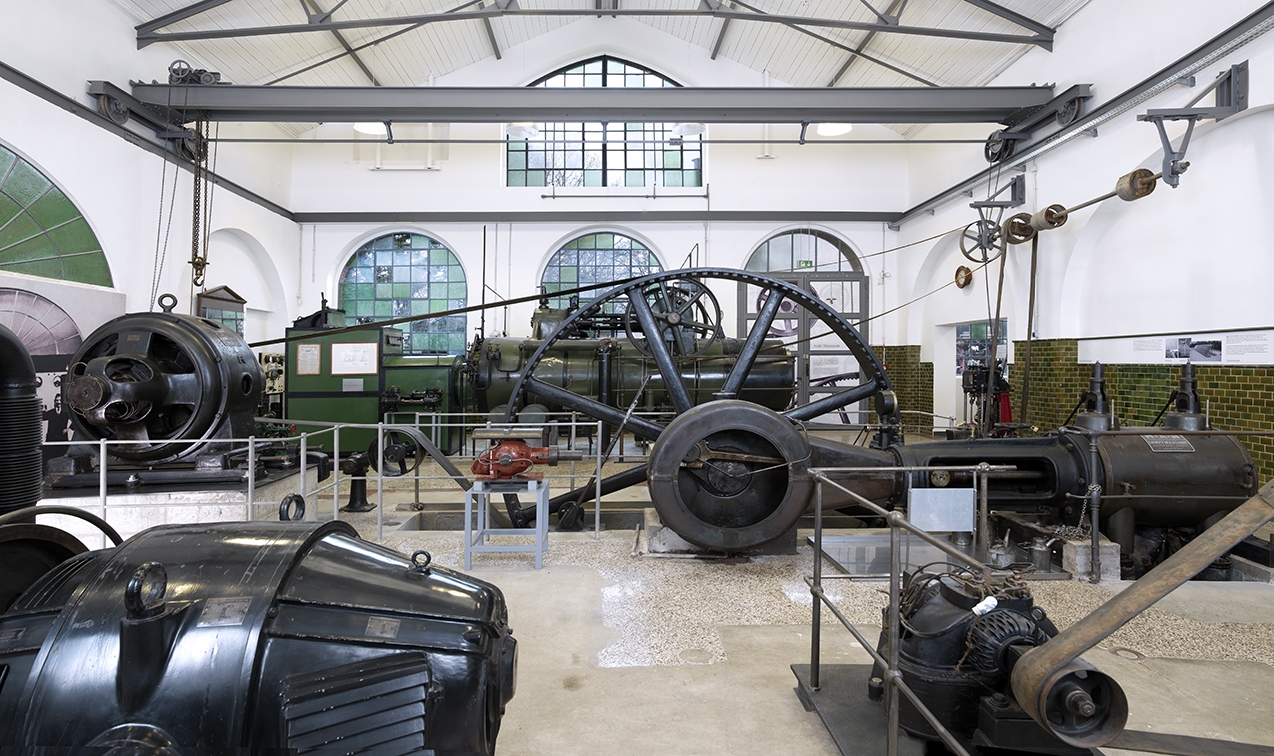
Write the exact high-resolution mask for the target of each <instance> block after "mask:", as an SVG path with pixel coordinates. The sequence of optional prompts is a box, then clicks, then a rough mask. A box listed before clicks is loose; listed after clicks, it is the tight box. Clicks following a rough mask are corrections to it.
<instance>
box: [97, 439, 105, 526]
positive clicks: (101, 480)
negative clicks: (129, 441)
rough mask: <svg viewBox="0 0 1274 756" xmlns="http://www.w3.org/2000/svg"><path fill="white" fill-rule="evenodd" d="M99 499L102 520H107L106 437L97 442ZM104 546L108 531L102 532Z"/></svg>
mask: <svg viewBox="0 0 1274 756" xmlns="http://www.w3.org/2000/svg"><path fill="white" fill-rule="evenodd" d="M97 501H98V506H99V507H101V509H102V521H103V522H105V521H106V437H105V436H103V437H102V438H100V439H98V442H97ZM102 548H106V532H105V531H103V532H102Z"/></svg>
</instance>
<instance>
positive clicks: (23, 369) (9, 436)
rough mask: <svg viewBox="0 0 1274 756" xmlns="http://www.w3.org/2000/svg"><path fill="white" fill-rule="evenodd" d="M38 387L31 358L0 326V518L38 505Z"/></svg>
mask: <svg viewBox="0 0 1274 756" xmlns="http://www.w3.org/2000/svg"><path fill="white" fill-rule="evenodd" d="M38 385H39V384H38V382H37V381H36V375H35V365H34V364H33V363H32V362H31V354H30V353H29V352H27V349H26V347H25V346H23V345H22V342H21V341H20V340H19V339H18V337H17V336H16V335H15V334H14V333H13V331H10V330H9V329H8V328H5V327H4V326H2V325H0V514H4V513H6V512H12V511H14V510H17V509H23V508H25V507H29V506H33V505H35V504H38V503H39V501H40V486H41V476H42V475H43V474H44V469H43V467H44V465H43V462H42V455H41V453H40V443H41V442H42V441H43V440H44V428H43V425H42V423H43V417H42V416H41V411H40V410H41V407H40V398H39V397H38V396H36V393H35V390H36V388H37V386H38Z"/></svg>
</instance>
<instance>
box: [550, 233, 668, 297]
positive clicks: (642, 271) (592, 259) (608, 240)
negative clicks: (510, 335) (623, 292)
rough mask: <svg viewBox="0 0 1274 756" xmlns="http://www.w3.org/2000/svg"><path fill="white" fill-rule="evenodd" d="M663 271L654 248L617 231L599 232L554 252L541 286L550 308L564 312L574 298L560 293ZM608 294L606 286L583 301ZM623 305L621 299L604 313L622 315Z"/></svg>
mask: <svg viewBox="0 0 1274 756" xmlns="http://www.w3.org/2000/svg"><path fill="white" fill-rule="evenodd" d="M663 269H664V268H663V265H662V264H661V263H660V262H659V258H658V257H656V256H655V253H654V252H653V251H651V249H650V247H648V246H646V245H645V244H643V243H642V242H640V241H638V240H637V239H634V238H633V237H631V236H628V235H626V234H621V233H616V232H614V231H597V232H594V233H589V234H584V235H582V236H577V237H575V238H574V239H572V240H570V241H569V242H567V243H566V244H563V245H562V247H561V248H560V249H558V250H557V251H556V252H554V253H553V256H552V257H550V258H549V261H548V264H547V265H546V266H545V267H544V275H543V277H541V279H540V287H541V291H542V292H543V293H544V294H545V296H546V298H547V299H548V304H549V307H552V308H555V309H563V310H564V309H566V308H567V307H569V306H570V297H569V296H555V293H556V292H559V291H565V290H567V289H574V288H577V287H580V286H588V285H589V284H605V283H612V282H617V281H622V280H624V279H626V278H636V277H638V276H648V275H650V274H651V273H658V272H660V271H662V270H663ZM605 291H606V287H600V288H597V289H595V290H593V291H592V292H591V293H590V292H585V293H582V294H580V295H579V301H580V303H581V304H583V303H587V302H589V301H591V300H593V299H596V298H597V297H598V296H600V295H601V294H602V293H604V292H605ZM623 306H624V300H622V298H621V300H618V301H613V302H610V303H608V304H607V305H606V306H605V308H604V310H603V311H604V312H607V313H615V312H622V311H623V309H622V308H623Z"/></svg>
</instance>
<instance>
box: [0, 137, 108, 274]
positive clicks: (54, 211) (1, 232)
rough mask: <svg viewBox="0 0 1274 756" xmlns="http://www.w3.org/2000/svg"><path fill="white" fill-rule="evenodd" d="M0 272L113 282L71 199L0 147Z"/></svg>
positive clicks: (41, 175)
mask: <svg viewBox="0 0 1274 756" xmlns="http://www.w3.org/2000/svg"><path fill="white" fill-rule="evenodd" d="M0 270H3V271H9V272H12V273H26V274H27V275H32V276H42V277H44V278H57V279H64V280H67V281H79V282H80V283H89V284H97V285H98V286H111V285H112V284H111V271H110V269H109V268H108V267H107V265H106V256H105V255H103V254H102V245H101V244H99V243H98V241H97V236H96V235H94V233H93V230H92V229H91V228H89V225H88V223H87V222H86V221H85V220H84V218H83V216H81V215H80V211H79V210H78V209H76V207H75V205H74V203H72V202H71V200H70V199H68V198H67V196H66V195H65V194H63V193H62V191H61V190H60V189H58V188H57V187H56V186H54V185H53V182H52V181H49V179H48V178H47V177H45V175H44V174H42V173H40V171H39V170H38V169H36V167H35V166H33V165H31V164H30V163H28V162H27V161H25V160H23V159H22V158H21V157H18V155H16V154H14V153H13V152H12V151H11V150H8V149H5V148H4V147H3V146H0Z"/></svg>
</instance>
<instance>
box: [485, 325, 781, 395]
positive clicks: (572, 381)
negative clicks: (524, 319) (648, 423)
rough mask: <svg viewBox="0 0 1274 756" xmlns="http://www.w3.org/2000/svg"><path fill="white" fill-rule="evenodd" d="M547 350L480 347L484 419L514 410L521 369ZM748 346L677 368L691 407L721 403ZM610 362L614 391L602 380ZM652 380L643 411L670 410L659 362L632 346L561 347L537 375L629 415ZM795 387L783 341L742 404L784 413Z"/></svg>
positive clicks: (770, 344) (765, 359)
mask: <svg viewBox="0 0 1274 756" xmlns="http://www.w3.org/2000/svg"><path fill="white" fill-rule="evenodd" d="M542 343H543V342H542V341H539V340H537V339H525V340H523V339H506V338H493V339H488V340H487V341H485V342H483V343H482V344H481V345H479V346H478V352H479V353H478V354H477V355H471V356H472V357H476V358H477V359H476V374H475V375H474V376H473V378H472V387H473V392H474V406H475V408H476V409H477V410H478V411H480V412H483V413H486V412H490V411H491V410H494V409H498V408H502V407H504V406H505V405H507V404H508V402H509V397H510V395H511V394H512V391H513V386H514V384H516V383H517V381H518V378H520V377H521V375H522V369H523V367H524V366H525V365H526V363H527V361H528V360H529V359H530V357H531V355H533V354H535V350H537V349H539V348H540V345H541V344H542ZM742 345H743V341H742V340H740V339H717V340H716V341H714V342H713V343H712V344H709V345H708V347H707V348H706V349H704V350H703V351H702V352H701V353H699V354H697V355H695V356H694V357H691V358H688V359H685V360H682V361H680V362H678V367H679V368H680V370H681V377H682V381H683V383H684V384H685V385H686V387H687V388H688V389H689V391H690V399H691V401H693V402H694V403H695V404H704V403H706V402H710V401H712V400H713V399H714V398H715V397H714V396H713V395H714V394H715V393H716V392H718V391H720V390H721V385H722V383H724V382H725V376H726V375H727V374H728V373H729V371H730V368H732V367H733V366H734V363H735V361H736V360H737V356H738V354H739V349H740V347H742ZM608 361H609V363H610V366H609V371H610V376H611V378H610V381H609V387H607V386H606V385H605V383H606V382H605V381H604V375H605V373H606V363H607V362H608ZM647 375H649V376H651V379H650V383H649V384H647V386H646V391H645V393H643V394H642V397H641V402H640V403H639V405H638V411H641V412H651V411H657V410H662V409H668V410H671V409H672V402H671V401H670V400H669V399H668V392H667V391H666V390H665V388H664V381H663V377H662V376H661V375H660V374H659V368H658V367H657V366H656V365H655V360H654V358H652V357H648V356H646V355H645V354H643V353H642V352H641V351H640V350H638V349H637V348H636V347H635V346H633V344H632V343H630V342H629V341H627V340H626V339H614V340H612V339H600V340H599V339H576V340H566V339H563V340H560V341H558V342H557V343H556V344H555V345H554V346H553V348H552V349H551V350H549V353H548V354H546V355H545V356H544V358H543V359H542V360H540V364H539V368H538V369H537V370H536V373H535V376H536V378H538V379H540V380H542V381H544V382H546V383H552V384H555V385H558V386H562V387H563V388H567V389H569V390H571V391H573V392H574V393H576V394H579V395H581V396H585V397H588V398H590V399H597V400H598V401H601V402H602V403H604V404H609V405H611V406H614V407H620V408H623V409H627V408H628V405H629V404H631V403H632V401H633V398H634V397H635V396H636V394H637V391H638V389H640V388H641V385H642V381H644V380H645V379H646V376H647ZM795 387H796V360H795V359H794V358H793V356H792V355H791V354H790V353H789V352H788V351H787V350H786V349H785V348H783V346H782V343H781V342H779V341H777V340H776V341H767V342H765V345H764V347H763V348H762V351H761V354H760V355H759V356H758V357H757V360H756V362H755V363H754V364H753V366H752V370H751V372H749V373H748V378H747V381H746V382H745V383H744V386H743V390H742V391H741V392H740V396H738V397H736V398H738V399H742V400H744V401H749V402H755V403H756V404H760V405H761V406H763V407H768V408H770V409H772V410H778V411H781V410H783V409H786V408H787V406H788V405H789V403H790V402H791V401H792V397H793V395H794V392H795ZM532 398H533V399H535V400H536V401H537V402H538V403H540V404H543V405H545V406H547V407H548V409H549V410H550V411H551V412H560V411H562V410H563V409H564V408H563V407H561V406H558V405H555V404H553V403H552V402H548V401H545V400H544V399H541V398H538V397H535V395H534V394H532Z"/></svg>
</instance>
